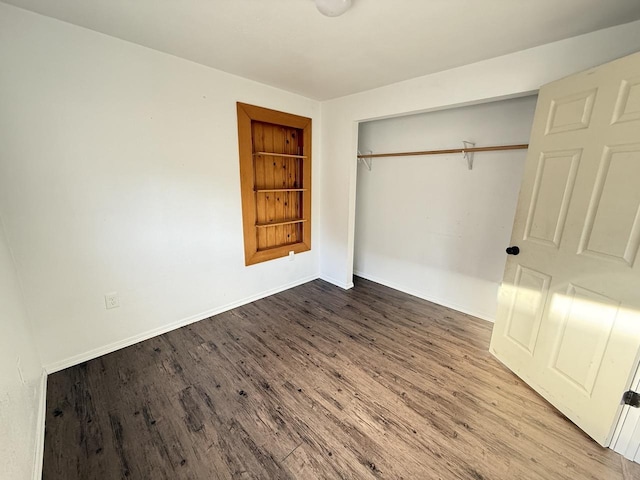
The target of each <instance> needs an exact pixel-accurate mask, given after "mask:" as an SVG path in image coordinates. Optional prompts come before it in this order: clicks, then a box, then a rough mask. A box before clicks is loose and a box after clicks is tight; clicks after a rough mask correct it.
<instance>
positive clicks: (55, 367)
mask: <svg viewBox="0 0 640 480" xmlns="http://www.w3.org/2000/svg"><path fill="white" fill-rule="evenodd" d="M317 278H318V275H312V276H309V277H305V278H301V279H299V280H296V281H295V282H291V283H288V284H286V285H281V286H279V287H276V288H272V289H270V290H265V291H264V292H260V293H258V294H256V295H252V296H250V297H245V298H243V299H242V300H238V301H236V302H232V303H229V304H227V305H223V306H221V307H216V308H212V309H211V310H207V311H205V312H201V313H198V314H196V315H192V316H190V317H187V318H183V319H182V320H178V321H177V322H172V323H169V324H167V325H163V326H162V327H158V328H154V329H152V330H148V331H146V332H143V333H140V334H137V335H133V336H131V337H129V338H125V339H123V340H119V341H117V342H113V343H110V344H108V345H104V346H102V347H98V348H94V349H92V350H89V351H87V352H84V353H81V354H78V355H74V356H72V357H69V358H65V359H64V360H60V361H58V362H53V363H49V364H47V365H45V366H44V368H45V370H46V372H47V373H48V374H52V373H55V372H58V371H60V370H64V369H65V368H68V367H72V366H74V365H78V364H79V363H83V362H86V361H88V360H92V359H94V358H98V357H101V356H102V355H106V354H108V353H111V352H115V351H116V350H120V349H121V348H125V347H130V346H131V345H134V344H136V343H138V342H142V341H144V340H148V339H150V338H153V337H157V336H158V335H162V334H163V333H167V332H170V331H172V330H176V329H178V328H181V327H184V326H185V325H189V324H191V323H195V322H199V321H200V320H204V319H205V318H209V317H212V316H214V315H218V314H220V313H223V312H226V311H228V310H232V309H234V308H236V307H240V306H242V305H246V304H247V303H251V302H255V301H256V300H260V299H261V298H265V297H268V296H270V295H274V294H276V293H280V292H283V291H285V290H288V289H290V288H293V287H297V286H298V285H302V284H303V283H307V282H310V281H312V280H316V279H317Z"/></svg>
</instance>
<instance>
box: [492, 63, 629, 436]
mask: <svg viewBox="0 0 640 480" xmlns="http://www.w3.org/2000/svg"><path fill="white" fill-rule="evenodd" d="M639 136H640V54H635V55H631V56H629V57H625V58H623V59H620V60H617V61H615V62H612V63H609V64H607V65H603V66H601V67H597V68H594V69H592V70H589V71H587V72H583V73H580V74H578V75H574V76H572V77H568V78H565V79H562V80H559V81H557V82H554V83H551V84H549V85H546V86H544V87H543V88H542V89H541V90H540V94H539V96H538V106H537V108H536V115H535V119H534V124H533V130H532V135H531V142H530V146H529V154H528V157H527V162H526V164H525V172H524V177H523V181H522V186H521V190H520V197H519V200H518V207H517V210H516V218H515V221H514V227H513V233H512V245H517V246H519V247H520V254H519V255H518V256H509V257H508V260H507V264H506V267H505V274H504V278H503V283H502V286H501V289H500V297H499V308H498V315H497V319H496V324H495V327H494V331H493V336H492V340H491V352H492V353H493V354H494V355H495V356H496V357H497V358H498V359H500V360H501V361H502V362H503V363H505V364H506V365H507V366H508V367H509V368H511V369H512V370H513V371H514V372H515V373H517V374H518V375H520V376H521V377H522V378H523V379H524V380H525V381H526V382H527V383H529V384H530V385H531V386H532V387H533V388H534V389H535V390H536V391H538V392H539V393H540V394H542V395H543V396H544V397H545V398H547V399H548V400H549V401H550V402H551V403H553V404H554V405H555V406H556V407H557V408H558V409H559V410H561V411H562V412H563V413H565V415H567V416H568V417H569V418H570V419H571V420H572V421H573V422H574V423H576V424H577V425H578V426H580V427H581V428H582V429H583V430H585V431H586V432H587V433H588V434H589V435H590V436H592V437H593V438H594V439H595V440H596V441H598V442H599V443H600V444H602V445H607V444H608V443H609V441H610V438H611V435H612V433H613V428H614V427H615V422H616V420H617V417H618V415H619V412H620V410H621V398H622V394H623V393H624V391H625V390H626V389H627V388H628V386H629V384H630V381H631V376H632V372H635V367H636V365H637V361H638V352H639V350H640V314H639V312H640V267H639V266H638V265H637V263H639V262H637V261H636V258H637V254H638V248H639V246H640V144H639V143H638V138H639Z"/></svg>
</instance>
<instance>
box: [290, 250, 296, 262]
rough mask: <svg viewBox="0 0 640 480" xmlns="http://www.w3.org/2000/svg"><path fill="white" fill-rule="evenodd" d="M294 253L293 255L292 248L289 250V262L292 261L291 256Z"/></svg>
mask: <svg viewBox="0 0 640 480" xmlns="http://www.w3.org/2000/svg"><path fill="white" fill-rule="evenodd" d="M294 255H295V253H294V251H293V250H291V251H289V261H290V262H293V258H294V257H293V256H294Z"/></svg>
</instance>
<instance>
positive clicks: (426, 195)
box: [354, 96, 537, 320]
mask: <svg viewBox="0 0 640 480" xmlns="http://www.w3.org/2000/svg"><path fill="white" fill-rule="evenodd" d="M536 98H537V97H535V96H529V97H523V98H516V99H510V100H502V101H498V102H491V103H485V104H480V105H474V106H470V107H463V108H454V109H449V110H442V111H437V112H430V113H425V114H418V115H410V116H404V117H396V118H391V119H385V120H378V121H371V122H366V123H362V124H360V127H359V134H358V148H359V150H360V152H361V153H369V152H373V153H382V152H406V151H414V150H436V149H449V148H461V147H462V146H463V144H462V141H463V140H467V141H471V142H475V143H476V145H477V146H479V147H481V146H486V145H507V144H517V143H528V141H529V135H530V132H531V125H532V122H533V114H534V110H535V103H536ZM526 153H527V152H526V150H514V151H504V152H482V153H476V154H475V158H474V164H473V169H472V170H469V169H468V168H467V162H466V160H465V159H464V158H463V156H462V155H460V154H452V155H432V156H416V157H393V158H375V159H373V164H372V169H371V171H369V170H368V168H367V167H366V166H365V165H364V164H363V163H360V165H359V167H358V179H357V197H356V232H355V256H354V273H355V274H356V275H358V276H361V277H364V278H368V279H370V280H373V281H376V282H379V283H382V284H384V285H387V286H390V287H393V288H396V289H398V290H402V291H404V292H407V293H411V294H413V295H416V296H419V297H421V298H425V299H427V300H431V301H434V302H436V303H439V304H442V305H446V306H448V307H452V308H455V309H456V310H459V311H462V312H466V313H470V314H472V315H476V316H478V317H481V318H484V319H487V320H494V318H495V312H496V305H497V303H496V297H497V291H498V286H499V284H500V282H501V280H502V273H503V270H504V265H505V248H506V247H507V246H509V239H510V236H511V227H512V225H513V218H514V214H515V208H516V202H517V198H518V192H519V189H520V181H521V179H522V172H523V167H524V160H525V158H526Z"/></svg>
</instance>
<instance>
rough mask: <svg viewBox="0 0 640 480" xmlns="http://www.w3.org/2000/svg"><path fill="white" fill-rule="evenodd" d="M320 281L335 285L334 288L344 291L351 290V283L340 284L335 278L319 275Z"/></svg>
mask: <svg viewBox="0 0 640 480" xmlns="http://www.w3.org/2000/svg"><path fill="white" fill-rule="evenodd" d="M320 280H324V281H325V282H329V283H330V284H332V285H335V286H336V287H340V288H344V289H345V290H350V289H352V288H353V281H351V282H349V283H346V282H340V281H338V280H336V279H335V278H331V277H329V276H327V275H320Z"/></svg>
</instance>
